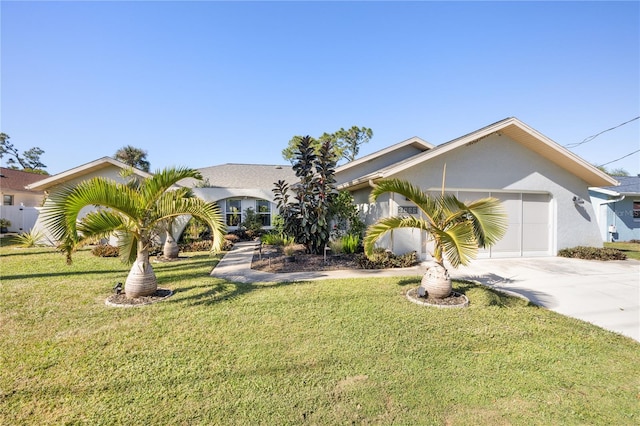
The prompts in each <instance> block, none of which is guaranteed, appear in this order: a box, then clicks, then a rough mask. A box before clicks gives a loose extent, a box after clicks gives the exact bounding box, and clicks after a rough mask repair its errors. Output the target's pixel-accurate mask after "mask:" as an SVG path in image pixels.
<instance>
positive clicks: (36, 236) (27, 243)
mask: <svg viewBox="0 0 640 426" xmlns="http://www.w3.org/2000/svg"><path fill="white" fill-rule="evenodd" d="M14 239H15V241H16V242H17V243H18V247H22V248H31V247H43V246H45V245H46V243H45V236H44V234H43V233H42V232H40V231H36V230H35V229H32V230H31V231H29V232H23V233H22V234H20V235H16V236H15V237H14Z"/></svg>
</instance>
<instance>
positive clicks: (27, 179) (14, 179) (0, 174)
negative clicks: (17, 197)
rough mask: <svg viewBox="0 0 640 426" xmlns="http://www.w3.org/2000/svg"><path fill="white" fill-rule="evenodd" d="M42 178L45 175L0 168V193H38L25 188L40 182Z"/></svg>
mask: <svg viewBox="0 0 640 426" xmlns="http://www.w3.org/2000/svg"><path fill="white" fill-rule="evenodd" d="M44 176H46V175H41V174H39V173H31V172H25V171H23V170H15V169H9V168H6V167H0V189H1V190H2V192H8V191H12V192H38V191H31V190H28V189H27V188H25V187H26V186H27V185H29V184H32V183H34V182H37V181H39V180H42V178H43V177H44Z"/></svg>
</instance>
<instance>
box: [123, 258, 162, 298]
mask: <svg viewBox="0 0 640 426" xmlns="http://www.w3.org/2000/svg"><path fill="white" fill-rule="evenodd" d="M157 289H158V280H157V279H156V274H155V273H154V272H153V268H152V267H151V263H149V251H148V250H138V256H137V258H136V261H135V262H134V263H133V266H132V267H131V271H129V276H127V280H126V281H125V283H124V292H125V294H126V295H127V297H129V298H135V297H142V296H150V295H152V294H153V293H155V292H156V290H157Z"/></svg>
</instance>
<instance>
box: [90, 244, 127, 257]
mask: <svg viewBox="0 0 640 426" xmlns="http://www.w3.org/2000/svg"><path fill="white" fill-rule="evenodd" d="M91 254H92V255H94V256H98V257H118V256H120V250H119V249H118V247H114V246H112V245H109V244H100V245H97V246H95V247H94V248H92V249H91Z"/></svg>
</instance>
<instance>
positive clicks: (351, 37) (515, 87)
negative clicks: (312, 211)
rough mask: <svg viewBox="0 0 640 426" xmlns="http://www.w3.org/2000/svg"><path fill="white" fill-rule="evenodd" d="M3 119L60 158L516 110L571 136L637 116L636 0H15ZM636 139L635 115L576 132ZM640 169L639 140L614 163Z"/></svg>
mask: <svg viewBox="0 0 640 426" xmlns="http://www.w3.org/2000/svg"><path fill="white" fill-rule="evenodd" d="M0 13H1V36H2V39H1V48H2V50H1V61H2V62H1V64H0V66H1V71H2V76H1V84H2V86H1V102H0V107H1V109H0V120H1V122H0V125H1V131H2V132H4V133H7V134H9V135H10V136H11V142H13V143H14V144H15V145H16V146H17V147H18V148H20V149H22V150H26V149H28V148H31V147H33V146H38V147H40V148H42V149H44V151H45V153H44V154H43V156H42V158H41V159H42V160H43V162H44V163H45V164H46V165H47V170H48V171H49V172H50V173H52V174H54V173H59V172H62V171H64V170H67V169H69V168H72V167H75V166H77V165H80V164H83V163H87V162H90V161H93V160H95V159H97V158H100V157H103V156H108V155H113V154H114V153H115V151H116V150H117V149H118V148H120V147H122V146H124V145H133V146H136V147H139V148H142V149H145V150H146V151H147V152H148V160H149V161H150V162H151V168H152V169H154V170H155V169H158V168H162V167H166V166H175V165H180V166H191V167H206V166H211V165H217V164H223V163H249V164H251V163H260V164H285V161H284V160H283V159H282V156H281V151H282V149H283V148H285V147H286V145H287V142H288V141H289V139H291V137H292V136H293V135H304V134H310V135H312V136H319V135H320V134H322V133H323V132H333V131H336V130H338V129H339V128H340V127H350V126H352V125H357V126H366V127H370V128H372V129H373V131H374V137H373V139H372V140H371V142H369V144H367V145H364V146H363V147H362V149H361V155H364V154H367V153H370V152H373V151H376V150H378V149H382V148H384V147H386V146H389V145H391V144H393V143H396V142H399V141H402V140H404V139H407V138H409V137H412V136H419V137H421V138H423V139H426V140H427V141H429V142H431V143H433V144H436V145H438V144H441V143H444V142H447V141H448V140H451V139H453V138H456V137H458V136H461V135H463V134H466V133H468V132H471V131H474V130H476V129H478V128H481V127H483V126H485V125H488V124H491V123H493V122H495V121H498V120H501V119H503V118H506V117H511V116H516V117H518V118H519V119H521V120H522V121H524V122H525V123H527V124H529V125H530V126H532V127H533V128H535V129H536V130H538V131H540V132H541V133H543V134H545V135H546V136H548V137H550V138H551V139H553V140H554V141H556V142H558V143H559V144H561V145H568V144H575V143H579V142H581V141H583V140H584V139H585V138H587V137H589V136H591V135H594V134H597V133H599V132H601V131H603V130H606V129H609V128H611V127H614V126H617V125H619V124H621V123H623V122H626V121H628V120H631V119H633V118H635V117H638V116H640V5H639V3H638V2H447V3H445V2H214V1H200V2H86V1H85V2H11V1H2V2H1V3H0ZM638 149H640V120H635V121H632V122H631V123H629V124H625V125H624V126H621V127H619V128H617V129H615V130H612V131H609V132H606V133H603V134H602V135H600V136H598V137H597V138H595V139H594V140H592V141H590V142H588V143H585V144H582V145H580V146H578V147H575V148H573V149H572V150H573V152H575V153H576V154H578V155H580V156H581V157H583V158H584V159H585V160H587V161H589V162H591V163H597V164H603V163H605V162H609V161H612V160H616V159H618V158H620V157H623V156H625V155H627V154H629V153H631V152H633V151H636V150H638ZM607 167H610V168H618V167H621V168H624V169H626V170H627V171H628V172H630V173H632V174H637V173H639V172H640V153H636V154H634V155H631V156H629V157H627V158H625V159H623V160H620V161H617V162H615V163H612V164H610V165H609V166H607Z"/></svg>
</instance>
